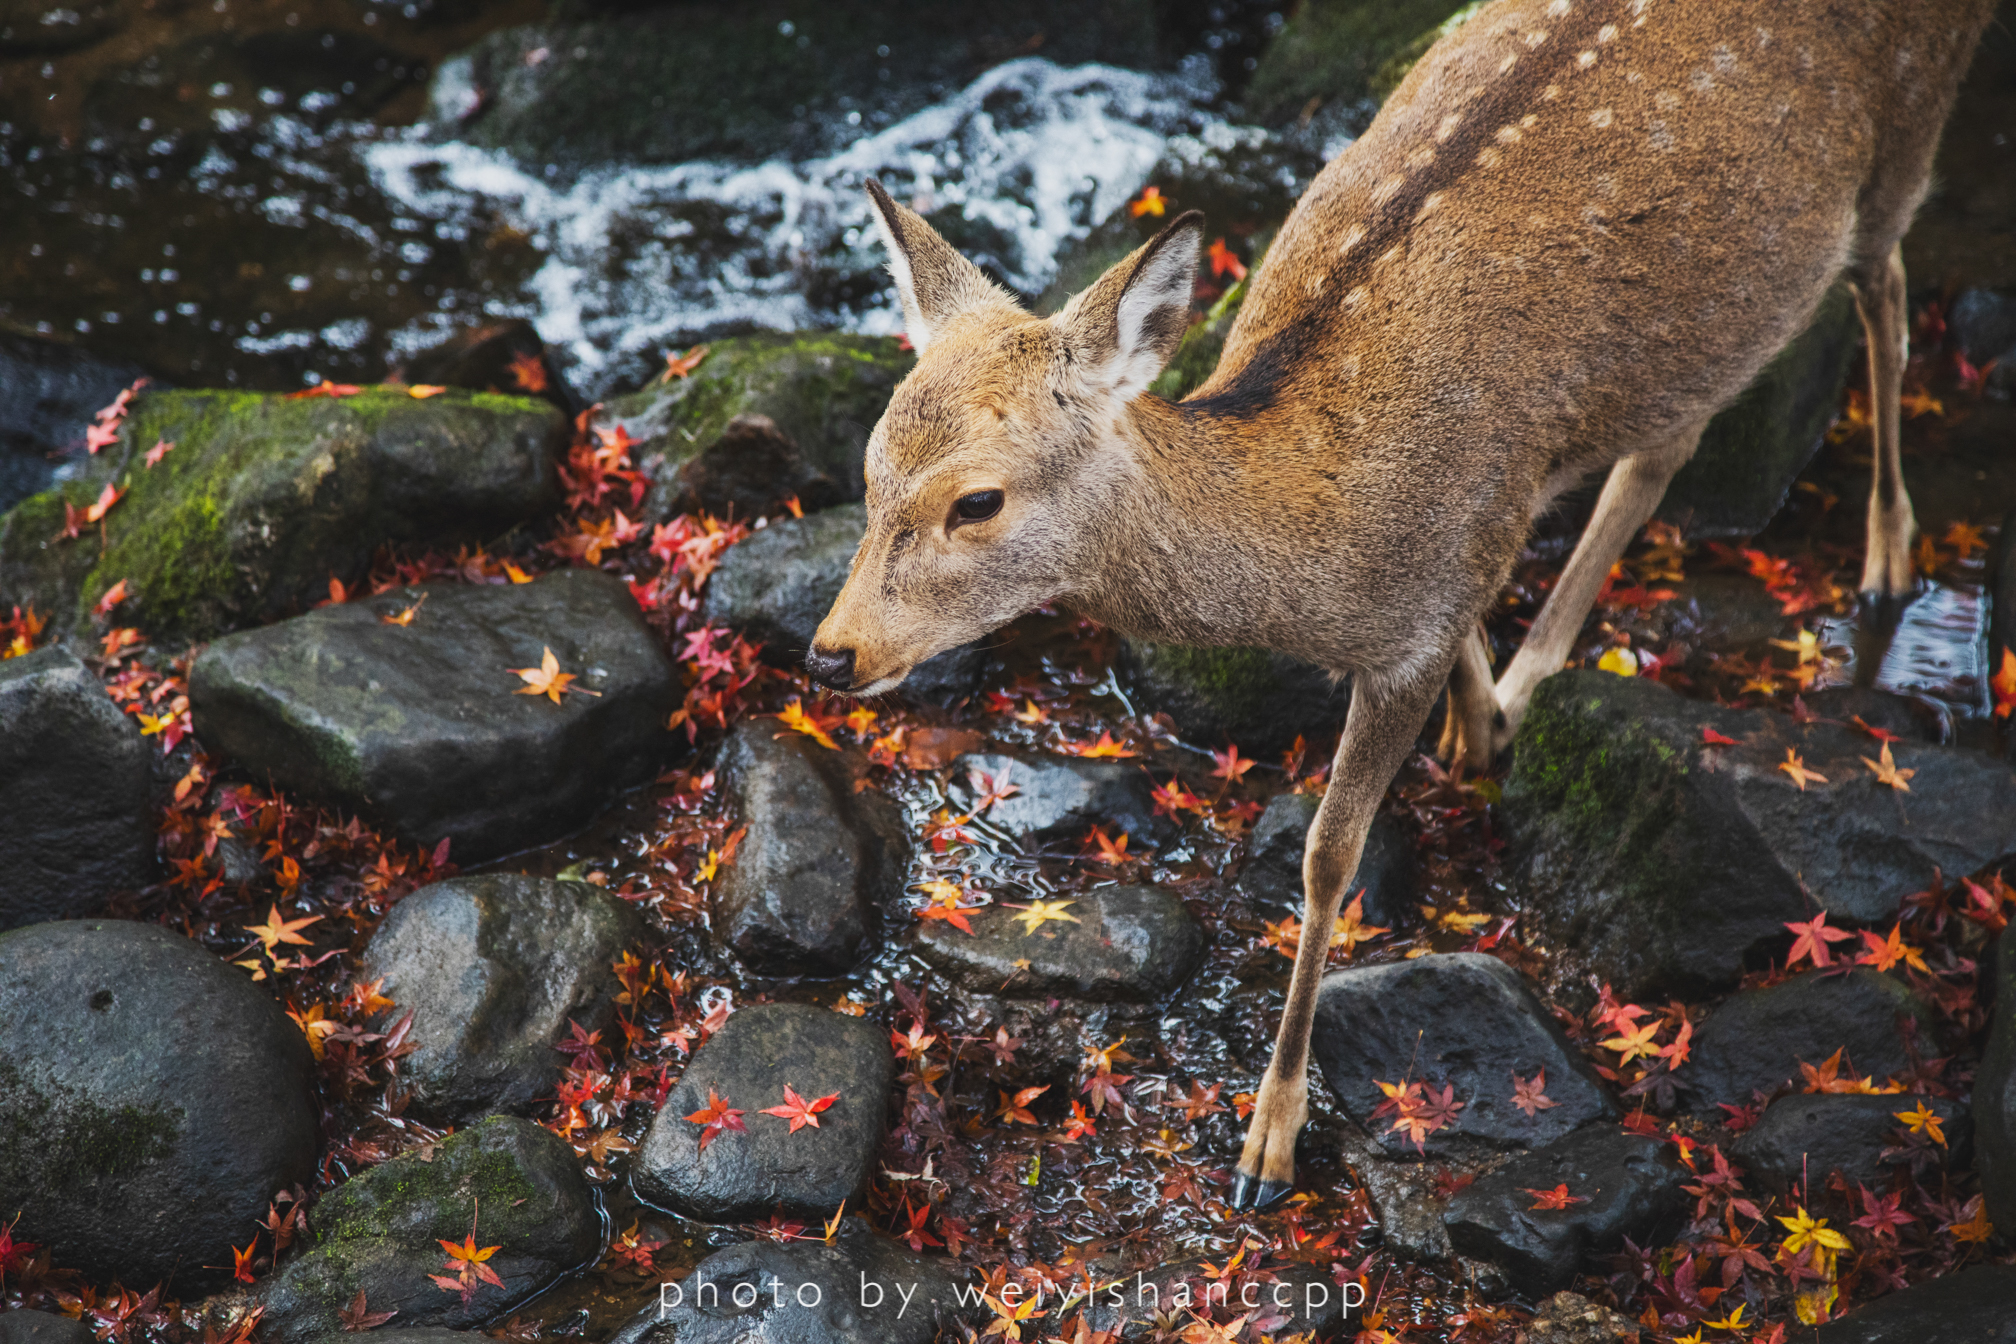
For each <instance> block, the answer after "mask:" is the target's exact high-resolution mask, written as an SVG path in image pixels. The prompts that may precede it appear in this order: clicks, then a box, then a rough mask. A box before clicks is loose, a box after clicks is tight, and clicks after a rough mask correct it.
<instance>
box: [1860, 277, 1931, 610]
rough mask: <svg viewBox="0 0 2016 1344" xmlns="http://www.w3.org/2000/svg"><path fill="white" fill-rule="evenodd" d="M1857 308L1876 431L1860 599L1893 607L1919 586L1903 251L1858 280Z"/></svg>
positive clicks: (1872, 417)
mask: <svg viewBox="0 0 2016 1344" xmlns="http://www.w3.org/2000/svg"><path fill="white" fill-rule="evenodd" d="M1855 307H1856V308H1857V310H1858V311H1860V312H1861V314H1862V330H1863V331H1864V333H1866V334H1867V336H1868V338H1869V405H1870V418H1871V420H1872V421H1873V422H1874V426H1875V431H1876V453H1875V460H1874V461H1873V462H1871V464H1870V475H1871V480H1870V483H1869V545H1868V552H1867V555H1866V557H1865V558H1864V559H1863V561H1862V595H1863V596H1864V597H1865V598H1868V599H1871V600H1874V601H1876V602H1878V603H1882V602H1885V601H1888V602H1889V603H1890V604H1891V605H1892V606H1894V605H1895V604H1896V601H1897V600H1898V599H1901V598H1905V597H1908V596H1910V594H1911V589H1912V585H1913V583H1914V582H1915V578H1914V575H1913V574H1912V567H1911V537H1912V534H1913V533H1915V532H1916V531H1917V530H1918V523H1917V519H1916V518H1915V517H1914V516H1913V515H1912V512H1911V496H1910V494H1909V493H1908V492H1907V491H1906V490H1905V489H1904V466H1903V462H1902V461H1901V460H1900V453H1901V451H1902V444H1901V442H1900V439H1901V424H1900V411H1899V407H1898V398H1899V397H1900V396H1901V394H1902V391H1903V386H1904V359H1905V354H1906V341H1907V340H1908V335H1907V332H1906V327H1905V312H1904V252H1903V249H1902V248H1901V247H1893V248H1891V249H1890V255H1889V256H1888V257H1886V258H1885V259H1884V261H1883V263H1882V264H1881V265H1880V266H1878V267H1877V268H1875V270H1874V272H1873V274H1868V275H1859V276H1857V277H1856V279H1855Z"/></svg>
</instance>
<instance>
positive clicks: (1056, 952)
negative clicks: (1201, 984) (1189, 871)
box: [917, 886, 1204, 1003]
mask: <svg viewBox="0 0 2016 1344" xmlns="http://www.w3.org/2000/svg"><path fill="white" fill-rule="evenodd" d="M1061 904H1062V906H1063V908H1062V909H1061V910H1060V911H1059V913H1060V915H1062V916H1063V918H1059V919H1055V920H1049V919H1045V920H1043V921H1042V922H1041V923H1040V924H1036V925H1031V924H1030V922H1029V918H1030V917H1029V916H1027V914H1026V912H1025V911H1022V910H1016V909H1011V908H1009V907H1008V906H1006V905H1000V904H996V905H991V906H987V907H986V908H984V909H980V910H973V911H970V912H968V915H967V922H968V923H969V924H971V925H972V926H973V932H971V933H967V932H964V931H963V930H960V929H956V928H954V927H952V925H950V924H949V923H946V922H944V921H942V920H933V921H930V922H927V923H926V924H925V925H924V926H923V927H922V928H921V929H919V930H918V932H917V952H918V955H919V956H921V957H923V958H924V960H925V961H927V962H929V963H930V964H931V965H932V966H934V967H936V968H937V969H938V970H939V971H940V972H942V973H943V974H944V975H946V976H947V977H949V978H950V979H951V980H952V981H953V983H955V984H957V985H958V986H960V987H961V988H962V989H965V990H966V991H967V992H969V993H973V994H990V995H1000V996H1002V997H1005V998H1010V999H1040V1000H1052V999H1076V1000H1079V1001H1081V1002H1087V1003H1152V1002H1154V1001H1155V1000H1157V999H1159V998H1161V997H1163V996H1164V995H1166V994H1169V993H1171V992H1173V991H1174V990H1176V989H1178V988H1179V987H1181V985H1182V984H1183V982H1184V981H1185V980H1187V979H1188V978H1189V977H1190V973H1191V972H1192V971H1194V970H1196V969H1197V964H1198V962H1199V961H1200V960H1202V958H1203V955H1204V931H1203V930H1202V929H1200V928H1199V927H1198V926H1197V921H1196V920H1195V919H1193V918H1191V916H1190V912H1189V911H1188V910H1186V909H1184V907H1183V902H1182V901H1180V900H1178V899H1177V898H1176V897H1175V896H1173V895H1171V894H1170V893H1168V892H1166V891H1164V890H1162V889H1161V888H1159V887H1138V886H1128V887H1094V888H1092V889H1091V890H1090V891H1086V892H1081V893H1079V894H1078V895H1077V896H1075V897H1067V898H1064V899H1063V900H1062V902H1061Z"/></svg>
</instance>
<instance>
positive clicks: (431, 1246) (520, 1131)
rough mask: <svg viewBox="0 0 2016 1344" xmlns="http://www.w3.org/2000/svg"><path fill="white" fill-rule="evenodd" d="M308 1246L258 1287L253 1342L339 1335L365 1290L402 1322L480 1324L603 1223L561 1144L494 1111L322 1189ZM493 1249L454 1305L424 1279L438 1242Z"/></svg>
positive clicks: (370, 1301)
mask: <svg viewBox="0 0 2016 1344" xmlns="http://www.w3.org/2000/svg"><path fill="white" fill-rule="evenodd" d="M309 1227H310V1229H311V1232H310V1240H309V1245H308V1247H307V1248H306V1249H305V1250H304V1251H303V1252H302V1253H301V1254H300V1255H299V1256H298V1257H296V1258H295V1259H293V1260H290V1261H288V1262H286V1263H285V1264H284V1265H283V1266H282V1267H281V1270H280V1272H279V1273H278V1274H277V1275H275V1276H274V1277H273V1278H271V1279H269V1280H267V1281H266V1282H265V1283H263V1284H262V1285H261V1286H260V1288H259V1290H258V1291H259V1300H260V1301H261V1302H262V1303H263V1304H264V1306H265V1308H266V1315H265V1318H264V1320H263V1321H262V1322H261V1324H260V1335H261V1338H263V1339H266V1340H270V1341H272V1342H273V1344H306V1341H309V1340H318V1339H323V1338H325V1337H330V1336H335V1335H337V1334H338V1332H339V1330H340V1328H341V1324H340V1321H339V1318H338V1315H337V1313H338V1312H340V1311H343V1310H346V1309H348V1308H350V1306H351V1305H352V1303H353V1302H354V1301H355V1300H356V1297H357V1294H358V1293H360V1292H362V1293H363V1294H364V1302H365V1309H366V1310H367V1311H369V1312H371V1313H374V1314H375V1313H379V1312H387V1311H396V1312H398V1313H399V1314H398V1315H397V1316H396V1317H394V1318H393V1319H394V1320H396V1321H397V1322H398V1323H399V1325H400V1326H401V1327H402V1328H407V1329H410V1328H412V1327H416V1326H444V1327H449V1328H455V1329H463V1328H467V1327H470V1326H476V1325H481V1324H482V1323H483V1322H485V1321H487V1320H489V1319H490V1318H491V1317H492V1316H494V1315H496V1314H497V1313H498V1312H499V1311H500V1310H502V1309H503V1308H505V1307H508V1306H511V1305H513V1304H515V1303H518V1302H521V1301H523V1300H524V1299H525V1298H527V1297H529V1296H530V1295H532V1294H533V1293H536V1292H538V1291H539V1290H540V1289H542V1288H544V1287H546V1286H547V1285H549V1284H551V1283H552V1282H554V1280H556V1279H558V1278H559V1277H560V1276H561V1275H562V1274H564V1273H566V1272H567V1271H569V1270H572V1269H574V1268H576V1267H578V1266H579V1265H581V1264H583V1263H584V1262H586V1261H587V1260H588V1259H589V1258H590V1257H592V1256H593V1255H594V1254H595V1252H596V1251H597V1249H598V1248H599V1246H600V1238H601V1216H600V1214H599V1212H598V1211H597V1208H596V1204H595V1198H594V1194H593V1193H592V1191H591V1190H590V1188H589V1185H588V1181H587V1178H585V1177H584V1176H582V1174H581V1164H580V1162H579V1161H578V1160H577V1159H576V1158H575V1156H574V1152H573V1150H572V1149H571V1148H569V1147H568V1146H567V1145H566V1143H565V1142H563V1141H562V1140H560V1139H559V1138H557V1137H555V1136H554V1135H553V1134H551V1133H549V1132H548V1131H546V1130H544V1129H541V1128H540V1127H539V1126H538V1125H535V1124H533V1123H532V1122H531V1121H529V1120H520V1119H518V1118H516V1117H514V1116H504V1115H499V1116H492V1117H491V1118H490V1119H488V1120H485V1121H484V1122H483V1123H482V1124H480V1125H477V1126H475V1127H474V1128H472V1129H465V1130H462V1131H460V1132H459V1133H456V1134H453V1135H450V1136H449V1137H448V1138H446V1139H442V1140H440V1141H439V1142H438V1143H435V1144H431V1145H429V1147H428V1148H427V1149H425V1150H423V1151H419V1152H409V1153H406V1154H404V1155H402V1156H400V1157H396V1158H393V1159H392V1160H391V1161H389V1162H386V1163H383V1164H381V1165H379V1166H376V1167H373V1168H371V1169H370V1170H369V1171H365V1172H361V1173H359V1174H358V1175H356V1176H353V1177H351V1178H350V1179H349V1180H348V1181H345V1182H344V1183H343V1184H342V1185H340V1186H338V1187H336V1189H334V1190H332V1191H330V1192H329V1193H328V1194H326V1195H324V1196H323V1197H322V1199H321V1202H320V1203H318V1204H317V1205H316V1206H315V1211H314V1215H313V1217H312V1218H311V1219H310V1220H309ZM472 1236H473V1238H474V1240H475V1244H476V1248H477V1249H478V1250H479V1251H480V1250H481V1249H482V1248H484V1247H492V1246H494V1247H495V1248H496V1249H495V1250H494V1251H492V1253H491V1254H490V1256H489V1258H488V1259H486V1260H484V1261H483V1264H484V1265H485V1266H486V1267H487V1268H488V1269H490V1270H491V1271H492V1272H493V1273H495V1274H496V1276H497V1277H498V1278H499V1279H500V1280H502V1281H503V1287H501V1288H500V1287H497V1286H495V1285H492V1284H488V1283H485V1282H483V1281H481V1280H478V1281H477V1286H476V1289H475V1292H474V1293H473V1294H472V1295H470V1296H468V1297H467V1299H466V1300H465V1298H464V1296H463V1294H462V1293H461V1292H460V1291H451V1290H449V1289H446V1288H443V1287H442V1286H441V1285H439V1284H437V1283H435V1282H434V1281H433V1279H432V1277H431V1276H432V1275H436V1274H442V1275H448V1276H450V1277H453V1276H454V1272H455V1271H454V1267H453V1266H452V1265H449V1264H448V1263H447V1261H446V1258H445V1257H444V1256H443V1255H442V1250H441V1243H442V1242H443V1241H451V1242H455V1243H457V1244H465V1240H466V1239H468V1238H471V1237H472Z"/></svg>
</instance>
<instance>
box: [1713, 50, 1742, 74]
mask: <svg viewBox="0 0 2016 1344" xmlns="http://www.w3.org/2000/svg"><path fill="white" fill-rule="evenodd" d="M1708 64H1710V65H1712V66H1714V67H1715V73H1716V74H1718V75H1733V74H1735V73H1736V55H1735V53H1734V52H1732V51H1730V50H1729V45H1728V43H1726V42H1725V43H1723V44H1722V45H1721V46H1718V47H1716V48H1715V50H1714V51H1712V52H1710V53H1709V55H1708Z"/></svg>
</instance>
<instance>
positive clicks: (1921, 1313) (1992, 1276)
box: [1812, 1265, 2016, 1344]
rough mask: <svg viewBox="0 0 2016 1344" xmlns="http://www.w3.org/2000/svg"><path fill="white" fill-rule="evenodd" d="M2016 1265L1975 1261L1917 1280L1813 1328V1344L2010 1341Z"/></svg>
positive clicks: (2015, 1314) (2015, 1329) (2015, 1317)
mask: <svg viewBox="0 0 2016 1344" xmlns="http://www.w3.org/2000/svg"><path fill="white" fill-rule="evenodd" d="M2012 1334H2016V1265H1975V1266H1973V1267H1972V1268H1970V1269H1963V1270H1960V1271H1959V1272H1958V1273H1954V1274H1947V1275H1943V1276H1941V1277H1939V1278H1937V1279H1928V1280H1926V1281H1925V1282H1923V1283H1915V1284H1913V1285H1911V1286H1910V1287H1909V1288H1905V1289H1903V1290H1902V1291H1900V1292H1895V1293H1891V1294H1890V1295H1889V1296H1887V1297H1881V1298H1878V1299H1877V1300H1876V1301H1874V1302H1871V1303H1870V1304H1869V1305H1868V1306H1866V1307H1857V1308H1856V1309H1855V1310H1853V1311H1851V1312H1849V1313H1848V1315H1847V1316H1845V1317H1844V1318H1842V1319H1841V1320H1838V1321H1829V1322H1828V1323H1827V1324H1826V1325H1823V1326H1821V1327H1820V1328H1819V1329H1818V1330H1816V1331H1814V1332H1813V1336H1812V1338H1813V1344H1934V1342H1935V1341H1936V1344H2006V1341H2007V1340H2008V1339H2010V1337H2011V1336H2012Z"/></svg>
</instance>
